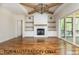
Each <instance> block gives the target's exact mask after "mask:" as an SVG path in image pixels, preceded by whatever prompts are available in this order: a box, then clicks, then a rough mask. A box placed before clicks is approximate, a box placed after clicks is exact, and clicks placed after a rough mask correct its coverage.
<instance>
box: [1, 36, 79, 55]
mask: <svg viewBox="0 0 79 59" xmlns="http://www.w3.org/2000/svg"><path fill="white" fill-rule="evenodd" d="M0 54H1V55H64V54H65V55H66V54H68V55H73V54H75V55H79V48H78V47H76V46H74V45H72V44H69V43H67V42H65V41H63V40H61V39H58V38H53V37H50V38H22V39H21V38H15V39H11V40H8V41H5V42H2V43H0Z"/></svg>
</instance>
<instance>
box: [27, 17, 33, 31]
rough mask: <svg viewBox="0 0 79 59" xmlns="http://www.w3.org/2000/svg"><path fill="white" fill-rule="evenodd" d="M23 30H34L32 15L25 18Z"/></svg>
mask: <svg viewBox="0 0 79 59" xmlns="http://www.w3.org/2000/svg"><path fill="white" fill-rule="evenodd" d="M25 31H34V17H33V16H29V17H27V19H26V20H25Z"/></svg>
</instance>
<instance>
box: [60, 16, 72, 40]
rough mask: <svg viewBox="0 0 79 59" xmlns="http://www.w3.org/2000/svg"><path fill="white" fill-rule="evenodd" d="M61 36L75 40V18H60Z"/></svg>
mask: <svg viewBox="0 0 79 59" xmlns="http://www.w3.org/2000/svg"><path fill="white" fill-rule="evenodd" d="M60 30H61V37H62V38H66V39H67V40H68V41H73V40H72V39H73V18H72V17H66V18H62V19H61V20H60Z"/></svg>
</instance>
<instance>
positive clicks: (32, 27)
mask: <svg viewBox="0 0 79 59" xmlns="http://www.w3.org/2000/svg"><path fill="white" fill-rule="evenodd" d="M25 28H34V27H33V26H25Z"/></svg>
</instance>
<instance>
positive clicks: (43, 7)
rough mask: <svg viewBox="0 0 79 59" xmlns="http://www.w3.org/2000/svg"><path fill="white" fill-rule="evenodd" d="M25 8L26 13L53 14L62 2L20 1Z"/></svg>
mask: <svg viewBox="0 0 79 59" xmlns="http://www.w3.org/2000/svg"><path fill="white" fill-rule="evenodd" d="M20 4H21V5H22V6H23V7H24V8H25V9H27V10H28V14H33V13H35V12H40V13H49V14H53V13H54V12H55V10H56V9H57V8H58V7H60V5H62V3H20Z"/></svg>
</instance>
